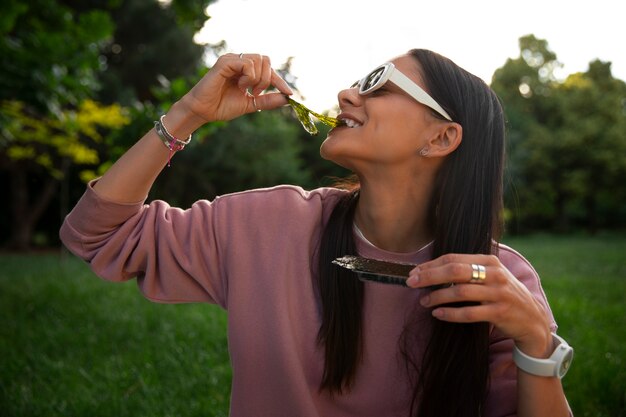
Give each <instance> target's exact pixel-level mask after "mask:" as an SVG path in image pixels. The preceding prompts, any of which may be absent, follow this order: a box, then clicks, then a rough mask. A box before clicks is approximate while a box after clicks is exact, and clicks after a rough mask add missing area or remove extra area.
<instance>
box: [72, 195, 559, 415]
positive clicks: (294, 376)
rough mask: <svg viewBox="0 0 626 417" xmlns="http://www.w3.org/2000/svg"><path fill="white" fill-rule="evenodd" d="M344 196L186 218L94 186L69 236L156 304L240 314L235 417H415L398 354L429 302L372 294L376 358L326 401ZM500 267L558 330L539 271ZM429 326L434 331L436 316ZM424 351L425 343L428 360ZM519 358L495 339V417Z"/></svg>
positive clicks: (491, 401)
mask: <svg viewBox="0 0 626 417" xmlns="http://www.w3.org/2000/svg"><path fill="white" fill-rule="evenodd" d="M343 193H344V191H340V190H337V189H332V188H321V189H316V190H313V191H304V190H302V189H301V188H298V187H294V186H278V187H274V188H269V189H260V190H252V191H246V192H241V193H236V194H230V195H226V196H222V197H218V198H216V199H215V200H214V201H213V202H209V201H206V200H201V201H198V202H196V203H195V204H194V205H193V206H192V207H191V208H190V209H188V210H181V209H178V208H173V207H170V206H168V205H167V204H166V203H165V202H163V201H153V202H152V203H150V204H149V205H145V204H143V203H142V202H137V203H134V204H117V203H114V202H111V201H107V200H105V199H103V198H101V197H99V196H98V195H97V194H96V193H95V191H94V190H93V189H92V188H91V185H90V186H89V187H88V189H87V191H86V193H85V194H84V196H83V197H82V198H81V200H80V201H79V202H78V204H77V205H76V207H75V208H74V209H73V210H72V212H71V213H70V214H69V215H68V216H67V218H66V219H65V222H64V223H63V226H62V228H61V232H60V234H61V238H62V240H63V242H64V243H65V245H66V246H67V247H68V248H69V249H70V250H71V251H72V252H73V253H75V254H76V255H77V256H79V257H81V258H83V259H84V260H86V261H87V262H89V264H90V265H91V268H92V269H93V270H94V271H95V273H96V274H97V275H99V276H100V277H102V278H104V279H106V280H110V281H123V280H128V279H130V278H133V277H136V278H137V283H138V285H139V288H140V290H141V291H142V293H143V294H144V296H145V297H147V298H148V299H150V300H153V301H157V302H165V303H180V302H207V303H216V304H218V305H220V306H221V307H223V308H224V309H226V310H227V311H228V324H229V325H228V346H229V350H230V357H231V363H232V369H233V381H232V397H231V416H235V417H239V416H246V417H247V416H255V417H263V416H268V417H280V416H285V417H294V416H298V417H347V416H359V417H368V416H371V417H383V416H403V417H406V416H407V415H408V406H409V400H410V394H409V386H408V379H407V375H406V371H405V368H404V364H403V362H402V357H401V355H400V354H399V352H398V347H397V346H398V345H397V343H398V337H399V335H400V333H401V331H402V328H403V325H404V323H405V317H406V315H407V314H409V313H411V312H414V311H415V310H414V309H415V306H416V305H418V300H419V297H420V294H421V291H422V290H413V289H407V288H403V287H398V286H391V285H384V284H378V283H366V284H365V304H364V321H363V323H364V326H365V328H364V343H365V348H364V355H365V356H364V360H363V363H362V365H361V367H360V368H359V370H358V373H357V378H356V383H355V386H354V388H353V389H352V390H351V391H350V392H349V393H347V394H344V395H341V396H334V397H333V398H331V397H330V396H328V395H327V394H326V393H320V392H319V391H318V386H319V384H320V380H321V376H322V370H323V361H324V358H323V351H322V350H321V349H320V347H319V346H318V344H317V342H316V337H317V332H318V329H319V326H320V301H319V297H318V295H317V293H316V291H315V290H314V285H315V283H314V278H313V277H314V276H315V275H316V271H317V259H318V250H319V242H320V237H321V234H322V230H323V227H324V225H325V223H326V221H327V219H328V217H329V215H330V213H331V211H332V209H333V207H334V205H335V204H336V202H337V201H338V199H339V198H340V197H341V196H342V195H343ZM355 239H356V242H357V248H358V251H359V253H360V254H361V255H362V256H366V257H371V258H378V259H384V260H392V261H401V262H411V263H420V262H424V261H426V260H428V259H430V258H431V248H430V245H429V246H426V247H425V248H422V249H421V250H419V251H417V252H414V253H402V254H400V253H391V252H386V251H382V250H380V249H378V248H376V247H374V246H371V245H370V244H368V243H367V242H366V241H364V240H362V239H361V238H359V237H358V235H355ZM499 257H500V259H501V261H502V262H503V264H504V265H505V266H506V267H507V268H508V269H509V270H510V271H511V272H512V273H513V275H514V276H516V277H517V278H518V279H519V280H520V281H521V282H523V283H524V285H526V286H527V287H528V288H529V289H530V291H531V292H532V293H533V294H534V295H535V297H536V298H537V299H538V300H539V301H540V302H541V303H542V304H543V305H544V307H545V309H546V311H547V312H548V314H550V317H551V318H552V313H551V311H550V308H549V306H548V303H547V301H546V297H545V295H544V292H543V290H542V288H541V285H540V282H539V278H538V276H537V273H536V272H535V270H534V269H533V268H532V266H531V265H530V264H529V263H528V261H526V260H525V259H524V258H523V257H522V256H521V255H520V254H518V253H517V252H515V251H514V250H512V249H510V248H508V247H506V246H502V247H501V249H500V254H499ZM420 314H421V315H422V317H423V318H424V322H423V323H424V324H423V325H424V326H428V322H429V320H430V319H429V318H428V317H429V312H428V311H426V310H421V313H420ZM422 317H420V318H422ZM552 327H553V330H555V329H556V324H555V323H554V320H553V319H552ZM426 330H427V329H425V331H424V332H421V333H424V334H427V333H428V332H427V331H426ZM424 347H425V344H423V343H416V346H415V349H416V352H418V354H421V352H422V351H423V349H424ZM512 347H513V345H512V341H511V340H510V339H506V338H503V337H501V336H500V335H498V333H497V331H492V332H491V347H490V372H491V388H490V391H489V395H488V400H487V404H486V407H485V412H484V416H486V417H495V416H513V415H515V414H516V408H517V404H516V373H517V370H516V367H515V365H514V364H513V361H512V353H511V351H512ZM207 371H208V372H210V370H207Z"/></svg>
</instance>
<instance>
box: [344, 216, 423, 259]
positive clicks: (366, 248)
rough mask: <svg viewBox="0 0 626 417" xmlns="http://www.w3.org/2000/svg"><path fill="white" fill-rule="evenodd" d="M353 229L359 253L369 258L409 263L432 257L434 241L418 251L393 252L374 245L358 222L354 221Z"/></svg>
mask: <svg viewBox="0 0 626 417" xmlns="http://www.w3.org/2000/svg"><path fill="white" fill-rule="evenodd" d="M352 226H353V227H352V229H353V232H354V236H355V241H356V246H357V250H358V252H359V254H360V255H361V256H365V257H368V258H375V259H383V260H391V261H396V262H408V263H418V262H420V261H421V262H424V261H425V260H427V259H428V258H429V257H430V253H431V249H432V244H433V242H432V241H431V242H429V243H427V244H426V245H424V246H422V247H421V248H419V249H417V250H416V251H412V252H391V251H388V250H385V249H381V248H379V247H377V246H376V245H374V244H373V243H372V242H370V241H369V240H367V238H366V237H365V236H364V235H363V232H361V230H360V229H359V228H358V226H357V225H356V224H354V223H353V225H352Z"/></svg>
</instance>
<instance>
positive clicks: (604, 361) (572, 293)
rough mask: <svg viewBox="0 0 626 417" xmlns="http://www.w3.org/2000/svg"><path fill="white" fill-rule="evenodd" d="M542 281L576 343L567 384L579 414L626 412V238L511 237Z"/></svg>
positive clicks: (612, 416) (610, 416) (607, 416)
mask: <svg viewBox="0 0 626 417" xmlns="http://www.w3.org/2000/svg"><path fill="white" fill-rule="evenodd" d="M505 243H508V244H510V245H511V246H513V247H515V248H516V249H517V250H518V251H520V252H522V253H523V254H524V256H525V257H526V258H528V259H529V260H530V261H531V262H532V264H533V266H534V267H535V269H536V270H537V272H538V273H539V275H540V276H541V279H542V285H543V288H544V290H545V292H546V294H547V296H548V300H549V302H550V306H551V307H552V312H553V313H554V316H555V318H556V320H557V323H558V325H559V334H560V335H561V336H563V337H564V338H565V339H566V340H567V341H568V342H569V343H570V344H571V345H572V346H573V347H574V363H573V364H572V368H571V369H570V371H569V372H568V374H567V375H566V376H565V378H564V379H563V386H564V389H565V393H566V395H567V397H568V400H569V402H570V405H571V407H572V411H573V412H574V416H576V417H624V416H626V236H623V235H622V236H617V235H608V236H597V237H589V236H541V235H538V236H532V237H525V238H516V239H508V240H507V241H506V242H505Z"/></svg>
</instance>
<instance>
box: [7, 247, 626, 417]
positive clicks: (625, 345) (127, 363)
mask: <svg viewBox="0 0 626 417" xmlns="http://www.w3.org/2000/svg"><path fill="white" fill-rule="evenodd" d="M506 243H509V244H511V245H512V246H513V247H515V248H516V249H518V250H519V251H520V252H522V253H523V254H524V255H525V256H526V257H527V258H528V259H529V260H530V261H531V262H532V263H533V265H534V266H535V268H536V269H537V271H538V272H539V274H540V275H541V277H542V283H543V286H544V289H545V291H546V293H547V295H548V298H549V300H550V303H551V305H552V309H553V312H554V315H555V317H556V319H557V321H558V323H559V333H560V334H561V335H563V336H564V337H565V338H566V339H567V340H568V341H569V342H570V343H571V344H572V346H574V348H575V350H576V354H575V359H574V364H573V366H572V369H571V370H570V372H569V373H568V375H567V376H566V377H565V379H564V385H565V391H566V393H567V396H568V399H569V401H570V404H571V406H572V408H573V411H574V415H575V416H576V417H581V416H585V417H587V416H588V417H620V416H621V417H626V411H625V408H626V407H625V404H626V367H625V365H626V363H625V361H626V303H625V300H624V298H625V297H624V296H625V295H626V236H616V235H611V236H599V237H593V238H589V237H585V236H564V237H556V236H532V237H524V238H512V239H507V240H506ZM226 345H227V342H226V315H225V313H224V312H223V311H221V310H220V309H219V308H217V307H215V306H209V305H164V304H154V303H150V302H148V301H146V300H145V299H143V298H142V297H141V295H140V294H139V292H138V290H137V288H136V286H135V284H134V282H129V283H125V284H110V283H107V282H103V281H101V280H99V279H95V278H94V276H93V274H92V273H91V272H90V271H89V270H88V268H87V266H86V265H85V264H83V263H82V262H81V261H79V260H77V259H75V258H73V257H71V256H67V257H65V259H63V260H62V259H61V258H59V256H58V255H55V254H47V255H6V254H5V255H0V415H2V416H46V417H47V416H115V417H123V416H136V417H139V416H151V417H152V416H226V415H228V400H229V396H230V379H231V370H230V367H229V363H228V352H227V348H226Z"/></svg>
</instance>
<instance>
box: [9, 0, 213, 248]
mask: <svg viewBox="0 0 626 417" xmlns="http://www.w3.org/2000/svg"><path fill="white" fill-rule="evenodd" d="M209 1H210V0H173V1H171V2H163V1H157V0H129V1H120V0H92V1H78V0H33V1H31V2H19V1H15V0H9V1H6V2H3V3H2V5H1V6H0V7H1V9H0V35H1V36H2V38H1V39H0V63H1V65H0V103H1V107H0V123H1V124H0V178H1V177H7V178H8V180H9V183H10V184H11V188H10V190H9V195H10V196H11V198H10V201H11V204H12V208H11V210H8V209H7V208H6V207H3V208H2V210H4V212H3V214H5V216H2V218H3V222H0V226H2V227H3V228H11V236H10V237H9V244H10V245H11V246H13V247H17V248H20V249H23V248H26V247H28V245H29V244H30V242H31V234H32V232H33V229H34V225H35V224H36V223H37V220H38V219H39V218H40V216H41V215H42V214H43V213H44V212H45V211H46V209H47V208H48V206H49V204H50V202H51V201H52V200H53V199H54V198H57V193H56V190H57V189H58V186H59V184H60V181H61V180H63V181H68V178H67V175H68V174H69V173H70V172H74V171H76V169H75V168H73V167H72V164H78V166H77V167H76V168H78V170H80V171H81V172H82V178H83V180H84V179H86V178H88V177H89V175H86V173H87V172H90V171H91V172H97V171H98V170H99V169H100V170H101V169H102V165H107V164H108V163H109V162H108V161H107V160H108V159H109V157H111V156H113V157H114V156H115V154H116V152H115V147H116V143H119V141H116V140H115V138H116V136H115V135H114V134H112V133H117V134H118V135H117V137H119V136H120V134H121V133H123V132H120V128H121V126H123V125H124V124H127V123H128V119H126V118H125V117H124V113H125V110H124V109H122V108H121V107H120V106H119V105H116V104H114V103H116V102H118V101H119V100H118V98H117V97H116V95H117V94H119V95H120V97H121V96H125V97H127V98H128V100H127V102H128V103H133V104H135V103H136V101H134V100H135V98H136V97H138V96H142V94H147V93H146V92H148V93H149V88H150V87H149V86H150V83H155V82H156V81H155V80H156V79H167V77H169V76H176V75H180V73H181V72H182V73H195V71H196V69H197V68H198V65H199V61H200V58H201V56H202V53H203V48H202V47H201V46H199V45H195V44H194V43H193V42H192V39H191V38H192V36H193V33H194V32H195V30H197V29H199V28H200V27H201V25H202V24H203V23H204V21H205V20H206V15H205V13H204V10H205V8H206V6H207V4H208V3H209ZM128 18H131V19H135V20H134V21H133V20H130V21H129V20H127V19H128ZM142 18H143V19H147V21H145V22H144V21H143V20H141V19H142ZM125 19H126V20H125ZM138 22H143V23H145V24H144V25H142V27H140V26H138V25H137V23H138ZM117 23H120V24H119V25H118V24H117ZM133 25H134V26H135V27H134V31H133V30H130V29H129V28H131V27H132V26H133ZM137 34H139V36H134V35H137ZM129 39H130V40H129ZM133 42H135V43H133ZM121 45H124V46H125V47H127V48H126V50H125V51H124V53H121V50H120V51H118V48H121ZM142 45H143V49H142ZM116 52H117V53H116ZM126 52H128V53H126ZM137 56H139V57H140V60H139V61H140V65H138V64H137V62H138V60H136V59H135V57H137ZM120 57H124V60H122V61H123V62H121V61H120V60H119V58H120ZM141 65H143V69H142V68H141ZM183 67H184V69H185V71H186V72H185V71H183V69H182V68H183ZM105 69H106V70H108V71H107V72H106V74H113V75H114V77H113V79H114V80H115V82H117V80H121V81H122V82H123V83H124V84H123V85H122V86H121V87H120V88H116V84H115V82H113V81H111V79H107V76H106V75H103V74H105V72H104V70H105ZM129 74H130V75H129ZM135 74H136V75H135ZM131 75H135V77H134V79H132V80H129V77H130V76H131ZM133 82H134V84H133ZM128 83H130V84H128ZM100 86H105V87H106V88H105V89H102V90H99V88H100ZM98 91H104V92H106V93H111V94H110V95H107V94H105V93H103V94H102V95H101V96H100V98H101V99H103V100H107V102H108V103H109V104H108V105H103V104H100V103H98V102H97V101H94V100H92V99H93V98H94V97H96V96H97V92H98ZM139 107H141V106H139ZM104 114H106V115H107V117H108V119H103V118H101V117H100V116H102V115H104ZM84 164H88V165H89V166H85V165H84ZM99 165H100V167H99ZM7 218H8V219H10V221H8V222H6V221H5V220H4V219H7ZM53 229H56V230H58V226H56V227H53ZM55 234H56V233H55ZM5 243H6V242H5Z"/></svg>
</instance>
